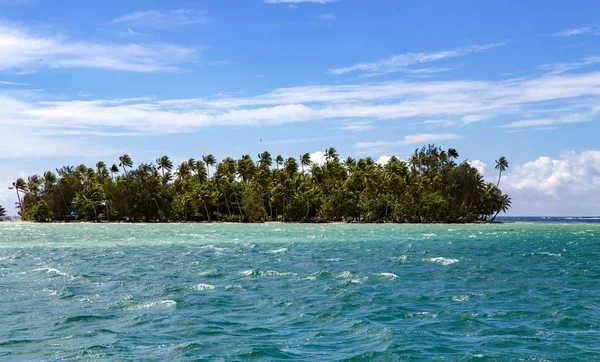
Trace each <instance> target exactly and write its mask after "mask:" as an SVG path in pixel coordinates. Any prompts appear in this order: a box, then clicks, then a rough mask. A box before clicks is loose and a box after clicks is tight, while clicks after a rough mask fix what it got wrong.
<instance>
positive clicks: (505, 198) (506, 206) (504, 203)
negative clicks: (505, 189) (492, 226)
mask: <svg viewBox="0 0 600 362" xmlns="http://www.w3.org/2000/svg"><path fill="white" fill-rule="evenodd" d="M511 201H512V200H511V199H510V197H508V195H502V207H501V208H500V209H499V210H498V211H496V215H494V217H493V218H492V220H490V221H494V220H496V216H498V214H499V213H500V211H502V212H504V213H505V214H506V212H507V211H508V209H509V208H510V205H511Z"/></svg>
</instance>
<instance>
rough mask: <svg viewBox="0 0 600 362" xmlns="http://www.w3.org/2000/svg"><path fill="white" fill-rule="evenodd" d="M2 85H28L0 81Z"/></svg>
mask: <svg viewBox="0 0 600 362" xmlns="http://www.w3.org/2000/svg"><path fill="white" fill-rule="evenodd" d="M0 84H2V85H28V84H27V83H18V82H7V81H2V80H0Z"/></svg>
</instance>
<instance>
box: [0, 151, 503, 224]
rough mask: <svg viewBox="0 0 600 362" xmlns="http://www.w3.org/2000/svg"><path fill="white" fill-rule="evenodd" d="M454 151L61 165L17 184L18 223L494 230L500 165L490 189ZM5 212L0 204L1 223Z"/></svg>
mask: <svg viewBox="0 0 600 362" xmlns="http://www.w3.org/2000/svg"><path fill="white" fill-rule="evenodd" d="M458 157H459V156H458V152H457V151H456V150H455V149H453V148H450V149H448V150H443V149H442V148H440V147H436V146H435V145H429V146H426V147H423V148H421V149H417V150H415V152H414V154H413V155H412V156H411V157H410V158H409V159H408V160H407V161H406V162H405V161H402V160H400V159H398V158H397V157H391V158H390V159H389V161H388V162H387V163H385V165H381V164H378V163H376V162H375V161H374V160H373V159H372V158H370V157H367V158H361V159H358V160H356V159H354V158H351V157H348V158H346V159H344V160H342V159H340V157H339V155H338V154H337V151H336V149H335V148H333V147H331V148H329V149H327V150H326V152H325V158H326V159H325V163H324V164H322V165H318V164H316V163H313V162H312V161H311V158H310V154H308V153H305V154H303V155H301V156H300V157H299V159H298V160H297V159H295V158H294V157H290V158H287V159H285V160H284V159H283V157H282V156H280V155H278V156H276V157H273V156H272V155H271V154H270V153H269V152H266V151H265V152H263V153H260V154H259V155H258V157H257V159H256V161H255V160H253V159H252V158H251V157H250V155H244V156H242V157H241V158H240V159H237V160H236V159H233V158H231V157H226V158H225V159H223V160H222V161H221V162H217V161H216V159H215V157H214V156H213V155H211V154H209V155H207V156H203V157H202V159H201V160H196V159H193V158H190V159H189V160H187V161H184V162H182V163H181V164H180V165H179V166H178V167H177V168H174V165H173V162H172V161H171V160H170V159H169V157H167V156H163V157H160V158H158V159H157V160H156V163H155V164H154V163H142V164H140V165H139V166H138V167H137V168H133V161H132V159H131V157H130V156H129V155H126V154H125V155H122V156H121V157H119V162H118V164H117V163H115V164H113V165H112V166H110V167H109V166H108V165H107V164H106V163H105V162H102V161H100V162H98V163H97V164H96V165H95V168H90V167H87V166H85V165H79V166H77V167H73V166H63V167H61V168H57V169H56V173H54V172H51V171H47V172H45V173H44V174H43V175H31V176H29V177H28V178H27V180H25V179H23V178H19V179H18V180H16V181H15V182H14V183H13V186H12V187H11V189H14V190H15V192H16V195H17V199H18V201H17V203H16V207H17V209H18V210H19V215H20V216H21V218H22V219H23V220H30V221H38V222H48V221H70V220H82V221H130V222H134V221H142V222H151V221H154V222H187V221H225V222H265V221H283V222H331V221H345V222H365V223H374V222H392V223H434V222H444V223H469V222H492V221H494V220H495V218H496V216H497V215H498V214H499V213H500V212H506V211H507V210H508V208H509V207H510V205H511V199H510V197H509V196H508V195H506V194H503V193H502V191H501V190H500V188H499V185H500V178H501V175H502V172H503V171H504V170H505V169H506V168H507V167H508V162H507V161H506V159H505V158H504V157H500V158H499V159H498V160H497V161H496V169H497V170H498V171H499V175H498V182H497V183H496V184H493V183H486V182H485V181H484V179H483V176H482V175H481V174H480V173H479V171H478V170H477V169H476V168H475V167H473V166H471V165H470V164H469V163H468V162H467V161H462V162H460V163H457V159H458ZM5 213H6V210H5V209H4V208H2V206H0V216H2V215H4V214H5Z"/></svg>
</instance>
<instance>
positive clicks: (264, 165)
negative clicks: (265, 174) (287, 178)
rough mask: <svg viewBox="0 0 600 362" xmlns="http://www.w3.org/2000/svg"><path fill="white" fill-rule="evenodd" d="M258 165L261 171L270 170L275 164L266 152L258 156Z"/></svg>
mask: <svg viewBox="0 0 600 362" xmlns="http://www.w3.org/2000/svg"><path fill="white" fill-rule="evenodd" d="M258 163H259V164H260V168H261V169H263V170H268V169H269V167H271V165H272V164H273V158H272V157H271V154H270V153H269V152H267V151H265V152H263V153H259V154H258Z"/></svg>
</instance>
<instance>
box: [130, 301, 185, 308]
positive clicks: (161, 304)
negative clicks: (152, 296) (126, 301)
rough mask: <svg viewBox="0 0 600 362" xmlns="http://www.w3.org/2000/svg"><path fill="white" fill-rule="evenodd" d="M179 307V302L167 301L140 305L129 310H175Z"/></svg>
mask: <svg viewBox="0 0 600 362" xmlns="http://www.w3.org/2000/svg"><path fill="white" fill-rule="evenodd" d="M176 305H177V302H176V301H174V300H171V299H167V300H160V301H157V302H149V303H142V304H138V305H135V306H132V307H129V308H127V309H128V310H137V309H152V308H164V309H168V308H174V307H175V306H176Z"/></svg>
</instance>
